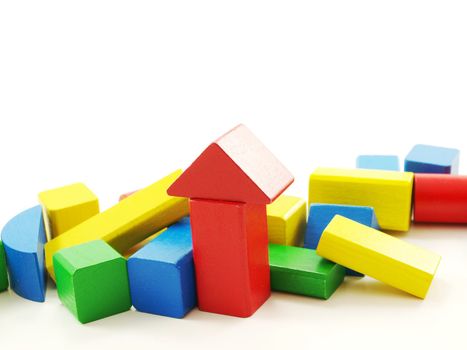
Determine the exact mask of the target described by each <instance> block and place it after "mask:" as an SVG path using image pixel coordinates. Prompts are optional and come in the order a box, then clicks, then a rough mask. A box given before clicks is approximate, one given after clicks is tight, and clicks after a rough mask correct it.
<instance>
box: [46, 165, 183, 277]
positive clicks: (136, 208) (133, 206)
mask: <svg viewBox="0 0 467 350" xmlns="http://www.w3.org/2000/svg"><path fill="white" fill-rule="evenodd" d="M181 173H182V170H177V171H175V172H173V173H172V174H170V175H168V176H166V177H164V178H163V179H161V180H159V181H158V182H156V183H154V184H152V185H150V186H148V187H146V188H144V189H142V190H140V191H138V192H137V193H135V194H134V195H132V196H130V197H128V198H127V199H125V200H124V201H121V202H119V203H118V204H116V205H114V206H113V207H111V208H109V209H107V210H106V211H103V212H101V213H100V214H97V215H95V216H93V217H91V218H90V219H88V220H86V221H84V222H82V223H81V224H79V225H77V226H75V227H73V228H72V229H70V230H68V231H67V232H65V233H63V234H61V235H60V236H58V237H56V238H54V239H52V240H51V241H49V242H48V243H47V244H46V245H45V261H46V267H47V270H48V272H49V274H50V276H51V277H52V278H53V279H55V275H54V271H53V264H52V257H53V255H54V254H55V253H56V252H58V251H59V250H60V249H63V248H68V247H71V246H74V245H77V244H81V243H85V242H89V241H93V240H96V239H102V240H104V241H105V242H107V243H109V244H110V245H111V246H112V247H113V248H114V249H115V250H117V251H118V252H119V253H120V254H124V253H125V252H126V251H127V250H128V249H130V248H131V247H132V246H134V245H135V244H136V243H138V242H140V241H142V240H144V239H145V238H147V237H148V236H150V235H151V234H153V233H154V232H157V231H159V230H161V229H163V228H165V227H167V226H169V225H171V224H172V223H174V222H177V221H178V220H180V219H181V218H182V217H184V216H187V215H188V212H189V211H188V200H187V199H186V198H181V197H172V196H169V195H168V194H167V189H168V188H169V187H170V185H172V183H173V182H174V181H175V180H176V179H177V178H178V177H179V176H180V175H181Z"/></svg>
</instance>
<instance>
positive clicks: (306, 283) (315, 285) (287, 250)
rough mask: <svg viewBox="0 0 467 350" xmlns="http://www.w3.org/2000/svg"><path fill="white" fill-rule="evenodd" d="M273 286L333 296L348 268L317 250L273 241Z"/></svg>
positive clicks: (312, 294)
mask: <svg viewBox="0 0 467 350" xmlns="http://www.w3.org/2000/svg"><path fill="white" fill-rule="evenodd" d="M269 265H270V267H271V289H272V290H276V291H282V292H288V293H294V294H301V295H306V296H310V297H315V298H321V299H329V298H330V297H331V295H332V294H333V293H334V291H335V290H336V289H337V288H338V287H339V286H340V284H341V283H342V281H343V280H344V276H345V268H344V267H342V266H340V265H338V264H336V263H333V262H331V261H328V260H326V259H323V258H321V257H320V256H318V255H317V254H316V251H315V250H311V249H306V248H300V247H290V246H284V245H278V244H269Z"/></svg>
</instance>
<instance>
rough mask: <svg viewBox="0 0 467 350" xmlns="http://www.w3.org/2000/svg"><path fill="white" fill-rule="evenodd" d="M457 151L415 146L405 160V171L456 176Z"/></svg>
mask: <svg viewBox="0 0 467 350" xmlns="http://www.w3.org/2000/svg"><path fill="white" fill-rule="evenodd" d="M459 153H460V152H459V150H457V149H454V148H444V147H436V146H428V145H415V146H414V147H413V148H412V150H411V151H410V152H409V154H408V155H407V157H406V158H405V166H404V170H405V171H411V172H413V173H431V174H457V173H458V172H459Z"/></svg>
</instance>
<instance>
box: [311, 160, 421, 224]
mask: <svg viewBox="0 0 467 350" xmlns="http://www.w3.org/2000/svg"><path fill="white" fill-rule="evenodd" d="M413 179H414V175H413V173H407V172H405V173H404V172H397V171H385V170H366V169H334V168H318V169H316V170H315V171H314V172H313V173H312V174H311V175H310V183H309V192H308V193H309V197H308V199H309V204H311V203H326V204H349V205H362V206H369V207H373V208H374V209H375V214H376V217H377V218H378V222H379V225H380V227H381V229H386V230H394V231H408V230H409V228H410V222H411V218H412V188H413Z"/></svg>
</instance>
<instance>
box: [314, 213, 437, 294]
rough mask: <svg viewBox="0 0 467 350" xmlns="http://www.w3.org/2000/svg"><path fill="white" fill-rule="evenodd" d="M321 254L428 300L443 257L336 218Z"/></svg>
mask: <svg viewBox="0 0 467 350" xmlns="http://www.w3.org/2000/svg"><path fill="white" fill-rule="evenodd" d="M317 253H318V255H320V256H322V257H324V258H326V259H329V260H331V261H334V262H336V263H338V264H340V265H343V266H345V267H348V268H351V269H353V270H356V271H358V272H360V273H363V274H366V275H368V276H370V277H373V278H375V279H377V280H379V281H381V282H384V283H386V284H388V285H390V286H393V287H395V288H398V289H400V290H403V291H405V292H407V293H410V294H412V295H415V296H417V297H419V298H425V296H426V294H427V292H428V289H429V287H430V285H431V282H432V280H433V277H434V275H435V273H436V270H437V268H438V265H439V262H440V260H441V257H440V256H439V255H437V254H435V253H433V252H431V251H429V250H426V249H423V248H420V247H417V246H415V245H412V244H409V243H407V242H404V241H402V240H400V239H398V238H395V237H393V236H390V235H388V234H385V233H383V232H380V231H378V230H375V229H373V228H371V227H368V226H366V225H362V224H360V223H358V222H356V221H353V220H350V219H347V218H345V217H343V216H340V215H336V216H335V217H334V219H332V221H331V223H330V224H329V225H328V226H327V227H326V229H325V230H324V233H323V235H322V236H321V240H320V241H319V245H318V249H317Z"/></svg>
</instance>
